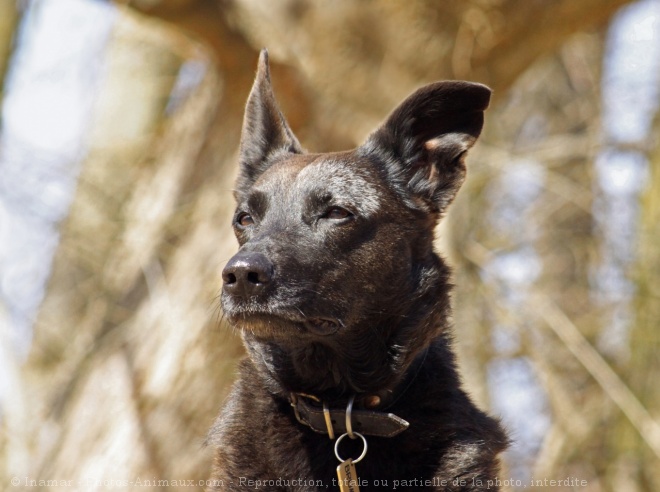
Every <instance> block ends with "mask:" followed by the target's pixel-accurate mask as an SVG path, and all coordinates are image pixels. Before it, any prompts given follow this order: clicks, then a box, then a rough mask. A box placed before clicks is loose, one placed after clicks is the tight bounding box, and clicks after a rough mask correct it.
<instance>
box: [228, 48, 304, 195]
mask: <svg viewBox="0 0 660 492" xmlns="http://www.w3.org/2000/svg"><path fill="white" fill-rule="evenodd" d="M281 153H296V154H300V153H302V148H301V147H300V143H298V139H297V138H296V137H295V135H294V134H293V132H292V131H291V128H289V125H288V123H287V122H286V120H285V119H284V116H283V115H282V112H281V111H280V108H279V107H278V106H277V102H276V101H275V95H274V94H273V88H272V86H271V83H270V70H269V68H268V51H267V50H265V49H264V50H261V54H260V55H259V64H258V67H257V76H256V78H255V80H254V85H253V86H252V91H251V92H250V95H249V97H248V101H247V105H246V107H245V116H244V118H243V131H242V133H241V144H240V151H239V165H240V170H239V175H238V180H237V184H236V191H237V192H238V193H239V194H240V193H242V192H244V191H246V190H247V189H248V188H249V187H250V186H251V185H252V184H253V183H254V182H255V181H256V179H257V178H258V177H259V176H260V175H261V174H262V173H263V172H264V171H265V170H266V169H268V167H269V166H270V165H271V164H272V163H273V157H274V156H276V155H277V154H281Z"/></svg>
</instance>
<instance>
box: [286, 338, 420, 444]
mask: <svg viewBox="0 0 660 492" xmlns="http://www.w3.org/2000/svg"><path fill="white" fill-rule="evenodd" d="M428 351H429V349H428V347H427V348H426V350H424V352H423V353H422V354H420V355H419V356H418V357H417V359H416V360H415V362H414V363H413V367H412V368H411V369H412V371H409V372H408V374H409V375H410V376H409V377H408V378H406V379H404V382H403V385H402V387H400V388H399V391H398V392H396V393H395V394H392V393H391V392H389V391H388V392H385V393H384V394H382V397H381V395H377V394H374V395H368V396H363V397H362V398H361V403H362V406H364V407H365V408H367V409H365V410H362V409H359V410H353V400H354V398H351V399H350V400H349V403H348V405H347V406H346V408H336V407H333V408H329V406H328V404H327V403H326V402H323V401H321V400H320V399H319V398H318V397H316V396H314V395H310V394H307V393H291V395H290V397H289V401H290V403H291V406H292V407H293V412H294V414H295V416H296V419H297V420H298V422H300V423H301V424H303V425H306V426H308V427H310V428H311V429H312V430H313V431H314V432H318V433H320V434H328V436H329V437H330V439H334V438H335V436H336V435H340V434H343V433H345V432H347V433H348V434H351V435H352V431H355V432H359V433H362V434H366V435H368V436H378V437H394V436H396V435H398V434H400V433H401V432H403V431H404V430H406V429H407V428H408V426H409V425H410V424H409V423H408V422H407V421H405V420H403V419H402V418H401V417H399V416H397V415H394V414H393V413H389V412H383V411H380V412H378V411H375V410H368V409H369V408H374V407H377V406H384V407H385V408H387V407H391V406H392V405H394V403H396V402H397V401H398V400H399V398H401V397H402V396H403V395H404V393H406V391H408V388H410V386H411V385H412V383H413V382H414V380H415V379H416V378H417V376H418V375H419V371H420V370H421V368H422V366H423V365H424V362H425V361H426V356H427V355H428ZM383 400H390V401H389V402H386V401H383ZM381 403H382V404H383V405H381ZM347 414H348V418H347ZM349 426H350V427H352V428H349Z"/></svg>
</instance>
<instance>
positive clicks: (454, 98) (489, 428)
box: [209, 51, 507, 491]
mask: <svg viewBox="0 0 660 492" xmlns="http://www.w3.org/2000/svg"><path fill="white" fill-rule="evenodd" d="M489 99H490V90H489V89H488V88H487V87H485V86H483V85H480V84H474V83H468V82H459V81H452V82H437V83H434V84H430V85H427V86H425V87H422V88H421V89H419V90H418V91H416V92H415V93H413V94H412V95H411V96H410V97H409V98H408V99H406V100H405V101H404V102H403V103H402V104H401V105H400V106H399V107H397V108H396V109H395V110H394V111H393V113H392V114H391V115H390V116H389V117H388V119H387V120H386V121H385V123H384V124H383V125H382V126H381V127H380V128H378V129H377V130H376V131H375V132H374V133H372V134H371V136H369V138H368V139H367V141H366V142H365V143H364V144H363V145H362V146H360V147H358V148H357V149H355V150H352V151H348V152H338V153H328V154H309V153H305V152H303V150H302V148H301V146H300V144H299V143H298V141H297V139H296V137H295V136H294V135H293V133H292V132H291V130H290V128H289V126H288V125H287V123H286V121H285V119H284V117H283V116H282V114H281V112H280V110H279V109H278V107H277V104H276V102H275V99H274V96H273V92H272V89H271V86H270V79H269V72H268V59H267V54H266V52H265V51H264V52H262V54H261V57H260V61H259V67H258V72H257V77H256V81H255V83H254V87H253V89H252V92H251V94H250V97H249V99H248V103H247V108H246V114H245V122H244V127H243V135H242V138H241V145H240V175H239V178H238V182H237V188H236V192H235V197H236V200H237V202H238V207H237V212H236V215H235V218H234V229H235V232H236V236H237V238H238V241H239V244H240V245H241V247H240V250H239V253H237V256H236V257H234V259H233V260H230V262H229V264H228V266H227V268H226V269H225V272H224V273H223V276H224V279H225V287H224V291H223V295H222V306H223V309H224V312H225V315H226V317H227V319H228V320H229V321H230V322H231V323H232V324H233V325H234V326H236V327H237V328H238V329H240V332H241V334H242V337H243V341H244V343H245V346H246V348H247V353H248V357H247V358H246V359H245V360H243V361H242V362H241V364H240V366H239V378H238V381H237V382H236V383H235V385H234V387H233V390H232V392H231V395H230V396H229V398H228V400H227V402H226V405H225V408H224V410H223V411H222V412H221V414H220V416H219V417H218V419H217V421H216V423H215V425H214V427H213V429H212V430H211V433H210V436H209V441H210V442H211V443H212V444H213V445H214V446H215V447H216V449H217V450H216V455H215V464H214V470H213V475H212V477H213V480H215V481H216V484H217V486H216V487H215V489H214V490H247V489H253V488H255V486H257V485H260V489H261V490H278V491H279V490H282V491H284V490H297V491H303V490H304V491H309V490H338V489H337V487H336V485H333V478H335V477H336V475H335V469H336V467H337V465H338V462H337V459H336V458H335V455H334V452H333V445H334V441H331V440H330V439H329V438H328V436H327V435H322V434H317V433H315V432H313V431H312V430H311V429H310V428H308V427H306V426H304V425H302V424H301V423H299V422H298V421H297V420H296V419H295V416H294V412H293V410H292V408H291V406H290V404H289V400H288V398H289V395H290V393H291V392H303V393H311V394H313V395H316V396H317V397H319V398H321V399H322V400H324V401H327V402H330V404H331V405H333V406H341V405H345V404H346V401H347V399H348V398H349V397H350V396H351V395H353V394H355V395H357V398H358V401H360V398H361V397H363V396H365V395H381V396H382V397H383V404H382V405H381V407H382V408H377V409H376V410H383V411H387V412H392V413H394V414H396V415H398V416H399V417H401V418H403V419H405V420H407V421H408V422H410V427H409V429H407V430H406V431H404V432H403V433H401V434H399V435H398V436H396V437H392V438H379V437H370V436H367V441H368V443H369V449H368V452H367V455H366V457H365V459H364V460H363V461H362V462H360V463H359V464H358V465H357V473H358V477H359V478H360V480H361V483H360V485H361V490H362V491H370V490H388V489H393V488H394V486H395V485H397V484H398V489H397V490H445V491H450V490H451V491H454V490H491V491H492V490H497V486H496V485H493V482H494V481H495V479H496V476H497V475H496V474H497V471H498V459H497V455H498V453H499V452H501V451H502V450H503V449H504V448H505V447H506V443H507V439H506V436H505V434H504V433H503V431H502V430H501V428H500V426H499V424H498V423H497V421H495V420H494V419H492V418H490V417H488V416H487V415H486V414H484V413H483V412H481V411H480V410H479V409H477V408H476V406H475V405H474V404H473V403H472V401H471V400H470V398H469V397H468V396H467V395H466V393H465V392H464V391H463V390H462V389H461V384H460V378H459V376H458V374H457V371H456V364H455V358H454V355H453V352H452V348H451V330H450V322H449V316H450V301H449V295H450V289H451V284H450V271H449V268H448V267H447V266H446V264H445V263H444V261H443V260H442V259H441V258H440V257H439V256H438V255H437V254H436V253H435V252H434V251H433V231H434V228H435V225H436V223H437V222H438V220H439V219H440V217H441V216H442V214H443V213H444V211H445V209H446V207H447V206H448V205H449V204H450V203H451V201H452V200H453V198H454V196H455V194H456V192H457V191H458V188H459V187H460V185H461V183H462V182H463V179H464V176H465V165H464V158H465V154H466V152H467V150H468V149H469V148H470V147H471V146H472V145H473V143H474V142H475V140H476V139H477V137H478V136H479V134H480V132H481V128H482V125H483V112H484V110H485V109H486V108H487V106H488V103H489ZM337 207H339V209H337ZM333 209H334V211H332V210H333ZM337 210H339V212H337ZM342 210H347V211H348V212H350V214H351V215H348V216H344V213H343V212H342ZM246 214H248V215H247V216H246ZM240 221H244V222H245V223H244V225H241V224H240ZM252 263H257V265H256V266H253V265H252ZM236 265H239V267H240V268H243V270H240V271H239V270H237V269H238V268H239V267H237V266H236ZM246 265H247V266H246ZM246 268H247V270H248V271H249V270H250V269H252V270H254V271H257V270H258V271H262V270H263V271H264V272H265V274H262V273H254V272H251V273H250V272H248V273H247V275H248V276H249V275H252V277H250V278H249V279H247V280H246V279H245V278H243V277H241V278H238V280H237V279H236V276H237V275H238V276H239V277H240V276H241V275H243V276H245V269H246ZM263 275H265V276H263ZM262 276H263V278H262ZM262 280H263V282H262ZM241 282H248V284H245V285H243V284H241ZM249 282H253V283H252V284H249ZM228 283H229V285H227V284H228ZM239 284H240V285H239ZM257 284H258V287H254V285H257ZM244 287H245V289H248V288H249V289H254V290H253V291H252V290H251V291H249V292H247V293H246V291H245V290H239V291H237V290H235V289H237V288H240V289H243V288H244ZM344 443H346V445H345V446H344ZM360 449H361V445H360V444H357V443H353V442H351V441H350V440H349V439H345V440H344V441H343V442H342V453H343V454H344V455H345V456H351V453H356V452H357V453H359V451H360ZM352 456H354V457H355V456H356V454H353V455H352ZM278 479H279V482H278ZM250 480H254V481H261V482H254V483H253V482H249V481H250ZM287 480H288V481H289V482H286V481H287ZM296 480H298V482H296ZM312 480H313V481H316V480H320V481H321V482H320V483H322V484H323V486H320V487H316V486H314V485H310V481H312ZM376 480H377V481H378V482H377V483H379V484H380V485H379V486H376V484H375V481H376ZM269 481H272V482H269ZM303 481H306V482H303ZM397 481H398V482H397ZM404 481H405V482H404ZM424 481H431V482H424ZM385 483H386V484H387V485H386V486H384V484H385ZM425 483H426V485H425ZM326 486H327V488H326Z"/></svg>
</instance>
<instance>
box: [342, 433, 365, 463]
mask: <svg viewBox="0 0 660 492" xmlns="http://www.w3.org/2000/svg"><path fill="white" fill-rule="evenodd" d="M353 434H355V435H356V436H358V437H360V439H362V442H363V443H364V449H363V450H362V454H361V455H360V456H358V457H357V459H355V460H353V463H359V462H360V461H362V458H364V457H365V456H366V455H367V439H366V438H365V437H364V436H363V435H362V434H360V433H359V432H354V433H353ZM346 436H348V432H347V433H345V434H342V435H341V436H339V439H337V441H336V442H335V456H336V457H337V459H338V460H339V461H340V462H341V463H343V462H344V461H345V460H343V459H341V457H340V456H339V443H340V442H341V440H342V439H343V438H345V437H346Z"/></svg>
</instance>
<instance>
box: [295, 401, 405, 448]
mask: <svg viewBox="0 0 660 492" xmlns="http://www.w3.org/2000/svg"><path fill="white" fill-rule="evenodd" d="M290 401H291V406H292V407H293V411H294V414H295V416H296V419H297V420H298V422H300V423H301V424H304V425H306V426H308V427H309V428H311V429H312V430H313V431H314V432H318V433H319V434H329V435H330V438H331V439H333V438H334V437H335V436H337V435H340V434H344V433H345V432H347V429H346V409H345V408H328V407H327V406H326V407H325V411H324V407H323V405H322V403H321V402H320V401H319V400H318V398H316V397H314V396H312V395H306V394H303V393H291V397H290ZM326 413H327V414H328V418H326ZM328 420H329V421H330V425H331V426H332V429H330V428H329V425H328V424H327V421H328ZM351 422H352V427H353V431H355V432H359V433H361V434H365V435H368V436H378V437H394V436H396V435H397V434H400V433H401V432H403V431H404V430H406V429H407V428H408V425H409V424H408V422H407V421H405V420H403V419H402V418H401V417H398V416H396V415H394V414H393V413H387V412H376V411H372V410H353V411H352V412H351ZM333 434H334V435H333Z"/></svg>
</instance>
